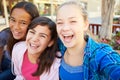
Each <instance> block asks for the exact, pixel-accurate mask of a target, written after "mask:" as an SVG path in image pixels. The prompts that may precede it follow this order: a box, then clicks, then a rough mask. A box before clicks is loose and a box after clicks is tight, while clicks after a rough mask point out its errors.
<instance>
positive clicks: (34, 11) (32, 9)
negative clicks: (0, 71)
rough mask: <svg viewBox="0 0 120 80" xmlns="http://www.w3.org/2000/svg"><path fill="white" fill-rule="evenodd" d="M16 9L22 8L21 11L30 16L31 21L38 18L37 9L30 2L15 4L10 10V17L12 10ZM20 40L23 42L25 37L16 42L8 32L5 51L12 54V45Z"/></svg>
mask: <svg viewBox="0 0 120 80" xmlns="http://www.w3.org/2000/svg"><path fill="white" fill-rule="evenodd" d="M16 8H22V9H24V10H25V11H26V12H27V13H28V14H29V15H30V16H31V21H32V20H33V19H34V18H36V17H38V16H39V12H38V10H37V7H36V6H35V5H34V4H32V3H30V2H26V1H23V2H19V3H17V4H16V5H15V6H14V7H13V8H12V9H11V12H10V15H11V14H12V12H13V10H14V9H16ZM25 36H26V35H25ZM21 40H25V37H24V38H23V39H20V40H16V39H15V38H14V37H13V35H12V32H10V37H9V40H8V43H7V49H8V51H9V52H10V55H11V54H12V49H13V46H14V44H15V43H17V42H19V41H21Z"/></svg>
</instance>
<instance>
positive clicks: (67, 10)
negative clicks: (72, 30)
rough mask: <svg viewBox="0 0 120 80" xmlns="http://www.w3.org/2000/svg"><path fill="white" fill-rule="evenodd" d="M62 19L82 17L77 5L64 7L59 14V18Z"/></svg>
mask: <svg viewBox="0 0 120 80" xmlns="http://www.w3.org/2000/svg"><path fill="white" fill-rule="evenodd" d="M60 17H81V10H80V9H79V7H78V6H76V5H72V4H71V5H70V4H69V5H64V6H62V7H61V8H59V10H58V12H57V18H60Z"/></svg>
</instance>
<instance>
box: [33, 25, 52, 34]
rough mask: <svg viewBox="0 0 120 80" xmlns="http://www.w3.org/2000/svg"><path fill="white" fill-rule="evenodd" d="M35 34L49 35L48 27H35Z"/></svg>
mask: <svg viewBox="0 0 120 80" xmlns="http://www.w3.org/2000/svg"><path fill="white" fill-rule="evenodd" d="M33 29H34V30H35V31H36V32H38V33H45V34H48V35H49V34H50V29H49V28H48V25H44V26H42V25H37V26H36V27H35V28H33Z"/></svg>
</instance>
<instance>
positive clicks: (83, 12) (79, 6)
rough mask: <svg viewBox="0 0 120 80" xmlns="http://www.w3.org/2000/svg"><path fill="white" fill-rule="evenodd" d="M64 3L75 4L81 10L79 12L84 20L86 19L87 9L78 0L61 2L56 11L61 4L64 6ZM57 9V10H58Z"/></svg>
mask: <svg viewBox="0 0 120 80" xmlns="http://www.w3.org/2000/svg"><path fill="white" fill-rule="evenodd" d="M66 5H75V6H77V7H78V9H79V10H80V11H81V14H82V16H83V18H84V20H87V19H88V13H87V10H86V9H85V7H84V6H83V4H82V3H81V2H80V1H78V0H69V1H66V2H64V3H63V4H61V5H60V6H59V7H58V9H57V10H58V11H59V9H60V8H62V7H63V6H66ZM58 11H57V12H58Z"/></svg>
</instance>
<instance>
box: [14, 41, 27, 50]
mask: <svg viewBox="0 0 120 80" xmlns="http://www.w3.org/2000/svg"><path fill="white" fill-rule="evenodd" d="M25 47H26V43H25V41H20V42H18V43H16V44H15V45H14V48H20V49H21V48H25Z"/></svg>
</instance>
